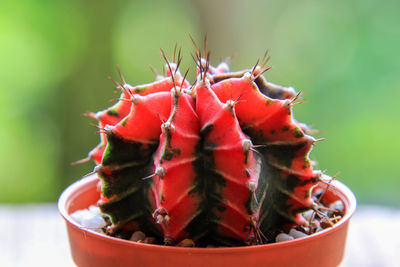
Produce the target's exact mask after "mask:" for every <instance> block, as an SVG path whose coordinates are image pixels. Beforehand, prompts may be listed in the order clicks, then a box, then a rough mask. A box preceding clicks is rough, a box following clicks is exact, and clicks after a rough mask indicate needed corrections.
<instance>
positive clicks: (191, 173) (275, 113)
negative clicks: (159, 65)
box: [88, 49, 321, 245]
mask: <svg viewBox="0 0 400 267" xmlns="http://www.w3.org/2000/svg"><path fill="white" fill-rule="evenodd" d="M196 52H197V53H196V54H197V58H196V59H195V61H196V65H197V79H196V81H195V82H194V83H189V82H188V81H187V80H186V75H185V76H183V75H181V73H180V71H179V70H178V67H179V62H180V61H181V58H180V57H179V56H178V60H177V61H176V62H177V63H175V62H174V61H175V60H173V61H171V62H169V61H168V60H167V58H166V57H165V55H164V53H163V56H164V59H165V60H166V61H167V64H166V69H167V72H166V73H165V76H161V75H157V79H156V81H154V82H152V83H149V84H144V85H139V86H131V85H129V84H127V83H126V82H125V79H124V78H123V76H122V75H121V79H122V82H121V83H118V82H115V83H116V84H117V86H118V88H119V89H120V90H121V92H122V94H121V97H120V99H119V101H118V102H117V103H116V104H115V105H114V106H112V107H110V108H108V109H106V110H104V111H100V112H97V113H89V114H88V115H89V116H91V117H93V118H96V119H97V120H98V121H99V128H100V129H101V130H100V135H101V143H100V144H99V145H98V146H97V147H96V148H95V149H93V150H92V151H91V152H90V153H89V158H90V159H92V160H94V162H95V163H96V164H97V166H96V167H95V170H94V171H95V172H97V174H98V176H99V177H100V179H101V199H100V200H99V202H98V204H99V206H100V208H101V210H102V211H103V212H104V213H105V214H107V215H108V216H109V218H110V220H111V226H110V227H109V228H108V229H107V232H108V234H110V235H115V233H117V232H118V231H119V230H121V229H123V228H124V227H126V226H127V225H128V226H129V225H136V226H137V227H138V228H140V229H141V230H142V231H143V232H145V233H147V234H149V235H150V234H151V235H154V236H156V237H157V238H159V240H162V241H163V242H164V243H165V244H167V245H169V244H176V243H178V242H180V241H181V240H183V239H186V238H190V239H192V240H194V241H195V242H196V244H204V245H206V244H210V243H211V244H223V245H244V244H262V243H265V242H267V238H266V236H267V235H268V233H270V232H271V231H276V230H277V229H282V228H283V227H285V226H286V225H287V226H290V225H292V226H293V225H294V224H302V223H304V221H303V220H304V219H302V217H301V216H300V212H302V211H304V210H307V209H310V208H312V207H313V205H314V203H313V201H312V199H311V197H310V191H311V189H312V188H313V186H314V185H315V184H316V183H317V182H318V181H319V180H320V176H321V173H320V172H319V171H314V170H313V168H312V165H311V163H310V160H309V153H310V150H311V148H312V146H313V144H314V143H315V142H316V140H315V139H314V138H313V137H311V136H309V135H307V127H306V126H305V125H304V124H302V123H299V122H297V121H296V120H295V119H294V118H293V115H292V107H293V105H294V104H295V103H294V102H295V100H297V97H298V94H296V92H295V90H294V89H293V88H291V87H282V86H278V85H275V84H272V83H270V82H268V81H267V80H266V79H265V78H264V76H263V73H264V72H265V71H266V70H267V69H268V68H264V65H265V63H266V62H264V63H263V64H260V65H258V63H257V64H256V65H255V66H254V67H253V68H252V69H249V70H244V71H240V72H229V70H228V67H227V64H226V63H221V64H220V65H218V66H217V67H212V66H210V64H209V61H208V59H204V58H202V57H201V53H200V52H199V50H198V49H196Z"/></svg>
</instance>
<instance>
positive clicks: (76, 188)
mask: <svg viewBox="0 0 400 267" xmlns="http://www.w3.org/2000/svg"><path fill="white" fill-rule="evenodd" d="M98 180H99V178H98V177H97V175H96V174H93V175H90V176H87V177H85V178H82V179H80V180H78V181H76V182H74V183H73V184H71V185H70V186H68V187H67V188H66V189H65V190H64V191H63V192H62V193H61V196H60V198H59V200H58V209H59V212H60V214H61V216H62V217H63V218H64V219H65V221H66V223H67V224H70V225H72V226H73V227H74V228H76V230H81V231H84V232H85V235H88V236H91V237H93V238H96V239H99V240H102V241H108V242H111V243H116V244H120V245H126V246H129V247H132V248H133V249H134V248H141V249H150V250H154V251H155V252H157V251H164V252H165V251H170V252H185V253H195V254H202V253H246V251H249V250H251V251H258V250H267V249H277V248H284V247H287V246H299V245H303V244H304V243H305V242H315V241H316V240H317V239H320V238H323V237H324V236H326V235H329V234H332V233H334V232H335V231H336V230H338V229H339V228H341V227H342V226H344V225H345V224H346V223H347V222H348V221H349V220H350V218H351V217H352V216H353V214H354V212H355V210H356V206H357V201H356V197H355V196H354V193H353V192H352V191H351V190H350V189H349V188H348V187H347V186H346V185H345V184H343V183H342V182H339V181H337V180H333V181H332V182H331V183H330V187H329V191H333V192H334V194H336V195H337V196H338V197H339V198H340V200H342V201H343V204H344V207H345V214H344V216H343V218H342V219H341V220H340V221H339V222H337V223H335V225H334V226H333V227H329V228H326V229H324V230H322V231H320V232H317V233H314V234H312V235H309V236H305V237H301V238H297V239H294V240H289V241H283V242H278V243H270V244H264V245H254V246H238V247H217V248H199V247H194V248H193V247H176V246H164V245H153V244H145V243H137V242H133V241H129V240H124V239H120V238H116V237H111V236H107V235H104V234H101V233H97V232H95V231H92V230H90V229H86V228H84V227H82V226H80V225H79V224H78V223H76V222H75V221H74V220H73V219H72V217H71V216H70V214H69V213H68V206H69V203H70V202H71V201H74V199H75V198H76V197H77V195H79V194H80V193H81V192H82V191H87V190H92V189H93V187H95V186H96V185H97V182H98Z"/></svg>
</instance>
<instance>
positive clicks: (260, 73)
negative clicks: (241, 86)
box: [253, 66, 273, 81]
mask: <svg viewBox="0 0 400 267" xmlns="http://www.w3.org/2000/svg"><path fill="white" fill-rule="evenodd" d="M272 68H273V66H271V67H268V68H264V69H263V70H262V71H260V72H259V73H258V74H257V75H256V76H255V77H254V80H253V81H255V80H256V79H257V78H258V77H260V76H261V75H263V74H264V72H266V71H268V70H270V69H272Z"/></svg>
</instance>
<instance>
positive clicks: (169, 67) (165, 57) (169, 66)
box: [160, 48, 176, 88]
mask: <svg viewBox="0 0 400 267" xmlns="http://www.w3.org/2000/svg"><path fill="white" fill-rule="evenodd" d="M160 51H161V56H162V57H163V58H164V60H165V62H166V63H167V67H168V69H169V72H170V73H171V79H172V84H173V85H174V88H176V83H175V78H174V73H173V72H172V68H171V64H170V63H169V61H168V58H167V56H166V55H165V53H164V51H163V50H162V49H161V48H160Z"/></svg>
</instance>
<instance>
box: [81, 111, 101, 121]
mask: <svg viewBox="0 0 400 267" xmlns="http://www.w3.org/2000/svg"><path fill="white" fill-rule="evenodd" d="M81 116H83V117H88V118H92V119H96V120H97V116H96V113H94V112H90V111H88V112H86V113H83V114H81Z"/></svg>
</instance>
